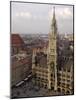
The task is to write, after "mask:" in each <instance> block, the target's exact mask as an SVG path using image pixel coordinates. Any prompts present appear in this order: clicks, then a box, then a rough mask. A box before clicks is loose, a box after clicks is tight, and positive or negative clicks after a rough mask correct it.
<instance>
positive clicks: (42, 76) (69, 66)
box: [32, 8, 74, 94]
mask: <svg viewBox="0 0 76 100" xmlns="http://www.w3.org/2000/svg"><path fill="white" fill-rule="evenodd" d="M65 45H66V44H65ZM58 46H59V45H58V38H57V23H56V18H55V8H54V11H53V18H52V24H51V31H50V33H49V43H48V48H47V50H46V53H44V52H37V50H33V56H32V74H33V75H34V77H33V80H32V81H33V82H34V84H36V85H38V86H39V87H44V88H48V89H49V90H54V91H59V92H60V93H62V94H73V92H74V90H73V89H74V86H73V85H74V84H73V80H74V79H73V51H71V50H70V49H67V46H64V48H63V49H62V50H60V49H59V47H58ZM68 48H69V47H68Z"/></svg>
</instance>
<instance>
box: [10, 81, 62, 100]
mask: <svg viewBox="0 0 76 100" xmlns="http://www.w3.org/2000/svg"><path fill="white" fill-rule="evenodd" d="M54 95H61V93H58V92H56V91H49V90H48V89H45V88H41V87H38V86H36V85H33V84H32V82H31V81H30V82H24V83H23V84H22V85H21V86H18V87H13V88H12V89H11V98H22V97H41V96H54Z"/></svg>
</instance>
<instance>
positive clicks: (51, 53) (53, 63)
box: [47, 7, 57, 90]
mask: <svg viewBox="0 0 76 100" xmlns="http://www.w3.org/2000/svg"><path fill="white" fill-rule="evenodd" d="M56 37H57V25H56V18H55V7H53V18H52V24H51V32H50V33H49V50H48V56H47V57H48V59H47V62H48V81H49V82H48V83H49V84H48V88H49V89H52V88H54V90H57V68H56V67H57V51H56V41H57V39H56ZM52 79H53V80H54V81H52Z"/></svg>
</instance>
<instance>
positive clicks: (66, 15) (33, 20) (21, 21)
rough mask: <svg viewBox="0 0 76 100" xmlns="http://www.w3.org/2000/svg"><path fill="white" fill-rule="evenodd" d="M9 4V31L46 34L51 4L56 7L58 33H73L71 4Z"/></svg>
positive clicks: (49, 23) (48, 26)
mask: <svg viewBox="0 0 76 100" xmlns="http://www.w3.org/2000/svg"><path fill="white" fill-rule="evenodd" d="M11 5H12V6H11V23H12V25H11V29H12V30H11V33H20V34H22V33H25V34H26V33H40V34H48V33H49V32H50V31H51V30H50V27H51V19H52V13H53V6H55V8H56V10H55V13H56V20H57V26H58V33H59V34H61V33H69V34H70V33H73V6H67V5H47V4H40V5H39V4H32V3H14V2H12V4H11ZM26 23H27V24H26Z"/></svg>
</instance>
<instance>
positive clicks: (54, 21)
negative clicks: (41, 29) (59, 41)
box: [51, 7, 57, 35]
mask: <svg viewBox="0 0 76 100" xmlns="http://www.w3.org/2000/svg"><path fill="white" fill-rule="evenodd" d="M51 33H52V34H54V35H55V34H57V24H56V18H55V7H53V18H52V24H51Z"/></svg>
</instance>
